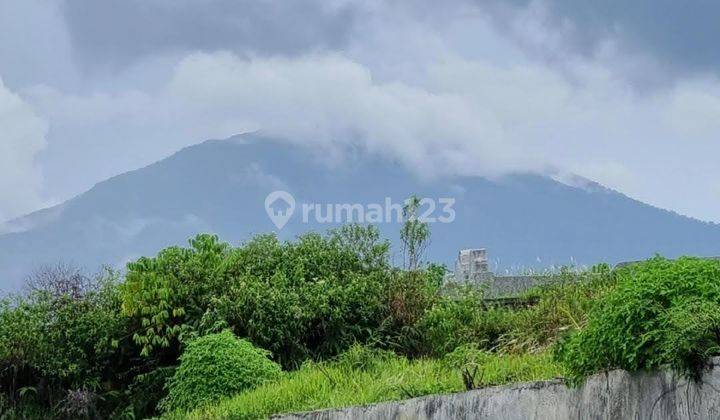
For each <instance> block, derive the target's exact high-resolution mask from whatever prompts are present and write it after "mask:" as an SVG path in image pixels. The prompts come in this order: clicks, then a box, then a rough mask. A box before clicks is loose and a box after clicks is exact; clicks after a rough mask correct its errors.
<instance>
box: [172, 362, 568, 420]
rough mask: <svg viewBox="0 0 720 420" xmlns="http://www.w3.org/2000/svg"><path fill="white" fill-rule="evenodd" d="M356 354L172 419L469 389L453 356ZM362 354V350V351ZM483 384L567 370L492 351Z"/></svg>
mask: <svg viewBox="0 0 720 420" xmlns="http://www.w3.org/2000/svg"><path fill="white" fill-rule="evenodd" d="M353 351H355V352H356V353H357V350H351V352H350V355H349V356H348V355H345V356H341V358H340V359H338V360H336V361H333V362H325V363H306V364H305V365H303V366H302V367H301V368H300V369H299V370H297V371H294V372H291V373H288V374H286V375H285V376H284V377H283V378H282V379H280V380H278V381H276V382H272V383H268V384H265V385H262V386H260V387H258V388H255V389H253V390H251V391H247V392H244V393H241V394H238V395H237V396H235V397H233V398H230V399H227V400H224V401H222V402H220V403H219V404H217V405H213V406H208V407H205V408H201V409H198V410H196V411H194V412H192V413H189V414H184V413H178V412H176V413H172V414H171V415H169V416H168V418H173V419H179V418H190V419H206V418H228V419H257V418H267V417H269V416H271V415H273V414H280V413H288V412H299V411H309V410H317V409H323V408H340V407H348V406H353V405H362V404H370V403H377V402H382V401H394V400H402V399H407V398H412V397H418V396H422V395H429V394H446V393H452V392H460V391H464V390H465V386H464V384H463V380H462V374H461V371H460V370H459V369H458V368H457V366H456V365H454V364H453V363H452V362H451V361H449V360H438V359H417V360H413V361H410V360H408V359H406V358H404V357H399V356H395V355H388V354H386V353H378V354H374V355H373V356H372V357H366V356H363V355H362V354H360V356H359V357H358V355H357V354H353ZM361 353H362V352H361ZM477 372H478V374H477V375H476V377H477V382H476V385H477V386H480V387H484V386H489V385H499V384H506V383H510V382H519V381H533V380H543V379H550V378H553V377H556V376H559V375H561V374H562V369H561V368H560V366H559V365H557V364H556V363H554V362H553V361H552V359H551V357H550V356H548V355H545V354H539V355H504V356H500V355H494V354H487V355H486V356H484V357H482V360H481V361H480V362H479V363H478V371H477Z"/></svg>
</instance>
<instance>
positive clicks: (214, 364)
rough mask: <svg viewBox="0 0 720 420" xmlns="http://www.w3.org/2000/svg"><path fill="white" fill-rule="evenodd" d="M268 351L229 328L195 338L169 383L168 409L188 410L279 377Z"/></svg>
mask: <svg viewBox="0 0 720 420" xmlns="http://www.w3.org/2000/svg"><path fill="white" fill-rule="evenodd" d="M268 356H269V353H268V352H267V351H265V350H262V349H259V348H257V347H255V346H253V345H252V343H250V342H249V341H247V340H241V339H238V338H237V337H235V336H234V335H233V334H232V333H231V332H230V331H223V332H221V333H216V334H208V335H205V336H203V337H200V338H197V339H195V340H192V341H191V342H190V343H189V344H188V346H187V348H186V349H185V352H184V353H183V354H182V356H180V365H179V366H178V368H177V370H176V371H175V374H174V375H173V377H172V378H171V379H170V381H169V382H168V383H167V388H168V390H169V393H168V396H167V397H166V399H165V400H163V401H162V402H161V408H162V409H163V410H166V411H172V410H189V409H191V408H195V407H199V406H201V405H204V404H207V403H210V402H213V401H216V400H218V399H220V398H222V397H227V396H231V395H234V394H236V393H238V392H240V391H244V390H246V389H250V388H253V387H255V386H257V385H259V384H262V383H263V382H266V381H269V380H273V379H277V378H278V377H279V376H280V374H281V370H280V366H278V365H277V364H276V363H274V362H273V361H271V360H270V359H269V358H268Z"/></svg>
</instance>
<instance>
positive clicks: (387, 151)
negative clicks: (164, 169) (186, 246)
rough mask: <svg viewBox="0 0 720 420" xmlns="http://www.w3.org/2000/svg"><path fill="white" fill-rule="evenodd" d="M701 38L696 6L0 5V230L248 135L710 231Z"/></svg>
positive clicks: (715, 188) (715, 130) (709, 13)
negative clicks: (201, 148) (630, 205)
mask: <svg viewBox="0 0 720 420" xmlns="http://www.w3.org/2000/svg"><path fill="white" fill-rule="evenodd" d="M718 20H720V2H717V1H714V0H696V1H692V2H680V1H674V0H636V1H632V2H628V1H624V0H608V1H595V0H586V1H582V0H547V1H522V0H508V1H492V0H491V1H471V0H458V1H431V0H418V1H391V0H390V1H388V0H377V1H373V0H366V1H362V0H357V1H355V0H336V1H316V0H311V1H302V2H301V1H286V0H274V1H269V0H254V1H240V0H219V1H210V0H208V1H201V0H117V1H99V0H97V1H84V2H81V1H62V0H54V1H53V0H0V28H2V29H1V31H2V32H1V35H0V80H1V82H0V175H1V176H0V220H3V219H8V218H12V217H15V216H18V215H21V214H24V213H27V212H30V211H33V210H37V209H39V208H42V207H45V206H48V205H52V204H56V203H58V202H61V201H63V200H66V199H68V198H70V197H72V196H74V195H76V194H78V193H80V192H82V191H84V190H86V189H88V188H90V187H91V186H92V185H93V184H95V183H96V182H98V181H101V180H103V179H105V178H108V177H110V176H113V175H116V174H118V173H122V172H125V171H128V170H131V169H136V168H138V167H142V166H144V165H147V164H149V163H152V162H154V161H156V160H158V159H161V158H163V157H165V156H167V155H169V154H171V153H173V152H175V151H177V150H178V149H180V148H182V147H185V146H188V145H191V144H194V143H198V142H200V141H202V140H205V139H208V138H224V137H228V136H231V135H233V134H238V133H242V132H247V131H251V130H258V129H262V130H263V131H265V132H267V133H270V134H273V135H277V136H281V137H284V138H286V139H288V141H293V142H298V143H304V144H308V145H311V146H312V147H324V145H327V144H331V143H354V144H360V145H363V146H364V147H366V148H367V149H368V150H370V151H372V152H375V153H379V154H384V155H388V156H394V157H399V158H400V159H402V161H403V162H405V163H406V164H408V165H409V166H410V167H411V168H414V169H416V170H418V171H420V172H422V173H423V174H424V175H427V174H434V175H439V176H441V175H444V174H453V173H460V174H477V175H483V176H497V175H502V174H504V173H508V172H512V171H528V170H530V171H537V172H542V173H548V174H559V175H562V174H568V173H576V174H579V175H582V176H584V177H587V178H590V179H592V180H595V181H598V182H600V183H602V184H604V185H606V186H608V187H611V188H614V189H617V190H619V191H621V192H623V193H626V194H628V195H630V196H632V197H634V198H637V199H640V200H642V201H645V202H648V203H651V204H653V205H657V206H659V207H663V208H667V209H671V210H675V211H677V212H679V213H682V214H686V215H689V216H693V217H696V218H700V219H703V220H713V221H718V222H720V163H718V157H719V155H720V48H718V40H720V25H718V23H717V22H718Z"/></svg>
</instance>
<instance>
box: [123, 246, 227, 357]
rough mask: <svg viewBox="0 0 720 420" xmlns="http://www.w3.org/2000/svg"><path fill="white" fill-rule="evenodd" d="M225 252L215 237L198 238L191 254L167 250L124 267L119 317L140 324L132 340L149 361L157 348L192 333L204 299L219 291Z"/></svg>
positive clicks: (177, 248) (187, 250)
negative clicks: (128, 318) (125, 317)
mask: <svg viewBox="0 0 720 420" xmlns="http://www.w3.org/2000/svg"><path fill="white" fill-rule="evenodd" d="M229 250H230V247H229V245H228V244H226V243H223V242H220V241H219V240H218V238H217V236H214V235H198V236H197V237H195V238H194V239H191V240H190V248H180V247H170V248H166V249H164V250H162V251H160V253H158V255H157V257H154V258H147V257H142V258H140V259H139V260H137V261H135V262H132V263H129V264H128V271H127V274H126V276H125V282H124V283H123V284H122V286H121V288H122V295H123V303H122V309H123V313H124V314H125V315H127V316H129V317H132V318H133V319H135V320H137V322H138V323H139V324H140V325H139V327H138V328H137V329H136V331H135V334H134V335H133V339H134V341H135V342H136V343H137V344H138V345H141V346H142V347H143V348H142V354H143V355H144V356H149V355H150V354H151V352H153V351H154V350H155V349H157V348H167V347H171V346H172V345H177V342H176V341H175V340H176V339H178V338H179V339H181V340H182V338H183V335H185V334H189V335H191V336H193V333H195V332H197V330H198V329H199V327H200V320H201V319H202V316H203V314H204V313H205V311H206V309H207V307H208V304H209V299H210V297H211V296H213V295H215V294H217V293H218V292H219V290H221V288H222V287H223V286H224V285H223V284H222V280H223V275H222V274H223V263H224V262H225V258H226V256H227V253H228V252H229Z"/></svg>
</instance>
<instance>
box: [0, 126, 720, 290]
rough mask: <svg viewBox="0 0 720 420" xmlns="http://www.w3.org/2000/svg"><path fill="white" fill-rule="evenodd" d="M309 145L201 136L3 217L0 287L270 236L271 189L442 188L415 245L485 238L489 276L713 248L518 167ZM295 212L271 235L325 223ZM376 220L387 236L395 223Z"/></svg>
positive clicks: (316, 193)
mask: <svg viewBox="0 0 720 420" xmlns="http://www.w3.org/2000/svg"><path fill="white" fill-rule="evenodd" d="M322 153H323V151H319V150H311V149H310V148H308V147H305V146H301V145H297V144H288V143H282V142H278V141H275V140H272V139H268V138H265V137H263V136H261V135H258V134H249V135H243V136H235V137H232V138H230V139H226V140H208V141H206V142H203V143H200V144H197V145H193V146H189V147H186V148H184V149H182V150H180V151H178V152H176V153H174V154H172V155H170V156H168V157H167V158H165V159H162V160H160V161H157V162H155V163H153V164H150V165H147V166H145V167H143V168H139V169H136V170H133V171H129V172H126V173H124V174H120V175H116V176H114V177H111V178H108V179H107V180H104V181H102V182H99V183H97V184H96V185H95V186H93V187H92V188H91V189H89V190H88V191H86V192H84V193H82V194H80V195H78V196H76V197H74V198H72V199H70V200H67V201H65V202H63V203H61V204H59V205H58V206H54V207H50V208H48V209H43V210H40V211H37V212H33V213H31V214H29V215H27V216H24V217H21V218H19V219H15V220H14V221H11V222H9V223H10V224H12V223H13V222H14V223H16V224H18V221H20V222H23V221H24V222H25V223H26V224H28V223H32V222H37V224H36V225H35V226H31V227H30V228H29V229H27V230H25V231H16V232H9V233H5V234H0V279H1V280H0V289H5V290H13V289H17V287H18V286H19V284H20V283H21V281H22V277H24V275H26V274H27V273H28V272H29V271H30V270H31V269H32V268H33V267H36V266H38V265H40V264H44V263H54V262H57V261H59V260H63V261H70V262H75V263H77V264H78V265H81V266H84V267H87V268H90V269H92V268H94V267H96V266H98V265H100V264H103V263H108V264H112V265H122V263H123V262H126V261H128V260H131V259H133V258H137V257H138V256H140V255H152V254H154V253H155V252H157V250H159V249H161V248H162V247H165V246H169V245H183V244H185V243H186V240H187V239H188V238H189V237H190V236H192V235H194V234H196V233H200V232H213V233H217V234H218V235H219V236H220V237H221V239H224V240H227V241H230V242H233V243H239V242H242V241H244V240H247V239H248V238H249V237H250V236H251V235H253V234H257V233H264V232H269V231H277V230H278V229H277V228H276V227H275V226H274V225H273V224H272V222H271V221H270V219H269V218H268V216H267V214H266V213H265V208H264V200H265V197H266V196H267V194H268V193H269V192H271V191H275V190H286V191H289V192H290V193H292V194H293V195H294V196H295V199H296V201H297V202H298V208H299V207H300V204H302V203H323V204H325V203H361V204H367V203H374V202H378V203H380V202H382V201H381V200H382V199H383V198H384V197H391V198H392V199H393V202H402V200H403V199H404V198H406V197H407V196H409V195H410V194H418V195H419V196H424V197H430V198H434V199H437V198H440V197H454V198H455V199H456V214H457V217H456V220H455V221H454V222H453V223H449V224H441V223H436V224H433V225H432V227H431V229H432V233H433V238H432V243H431V245H430V247H429V249H428V259H430V260H434V261H439V262H442V263H446V264H451V262H452V259H453V258H454V256H455V254H456V253H457V251H458V250H459V249H460V248H471V247H487V248H488V250H489V253H490V257H491V260H492V261H493V264H494V266H495V268H496V269H497V270H500V271H502V270H510V269H514V268H515V269H516V268H517V267H525V268H528V267H538V266H548V265H564V264H573V263H574V264H592V263H596V262H600V261H606V262H610V263H614V262H619V261H622V260H633V259H638V258H646V257H649V256H651V255H652V254H653V253H655V252H658V253H661V254H664V255H667V256H668V257H674V256H678V255H681V254H698V255H700V254H702V255H716V254H720V226H718V225H717V224H715V223H712V222H705V221H699V220H697V219H692V218H689V217H687V216H682V215H679V214H677V213H675V212H671V211H669V210H664V209H659V208H657V207H654V206H651V205H649V204H646V203H642V202H640V201H638V200H635V199H633V198H631V197H628V196H626V195H624V194H622V193H619V192H617V191H613V190H611V189H608V188H606V187H603V186H601V185H600V184H597V183H594V184H593V185H594V186H599V187H597V188H591V189H590V190H587V189H583V188H578V187H572V186H569V185H566V184H564V183H561V182H558V181H556V180H553V179H551V178H550V177H548V176H542V175H537V174H527V173H526V174H513V175H507V176H504V177H500V178H498V179H493V180H490V179H487V178H482V177H474V176H456V177H443V178H434V179H418V177H417V176H415V175H414V174H413V173H412V172H411V171H409V170H408V169H406V168H405V167H403V166H402V165H400V164H398V162H397V161H393V160H388V159H384V158H379V157H377V156H372V155H369V154H367V153H365V152H362V151H359V152H353V153H350V156H349V157H345V158H344V159H343V160H341V161H338V162H334V164H333V165H330V166H329V165H327V159H323V158H322V156H318V155H322ZM590 182H592V181H590ZM600 188H601V189H600ZM296 214H297V213H296ZM298 219H299V218H298V217H297V216H294V218H293V219H292V220H291V221H290V222H289V223H288V225H287V226H286V227H285V228H284V229H282V230H281V231H279V232H278V234H279V236H280V237H281V238H282V239H290V238H292V237H293V236H295V235H297V234H300V233H302V232H304V231H308V230H314V231H323V230H325V229H327V228H331V227H334V226H337V225H336V224H321V223H315V222H314V221H312V220H311V221H310V223H307V224H305V223H302V221H301V220H298ZM6 225H7V223H6ZM379 227H380V229H381V231H382V232H383V233H384V234H385V235H387V236H388V237H389V238H390V239H391V240H392V241H393V242H394V243H395V244H397V240H398V238H397V231H398V229H399V226H398V225H397V224H393V223H383V224H381V225H380V226H379ZM395 258H396V262H399V261H398V260H399V256H398V255H396V256H395Z"/></svg>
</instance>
